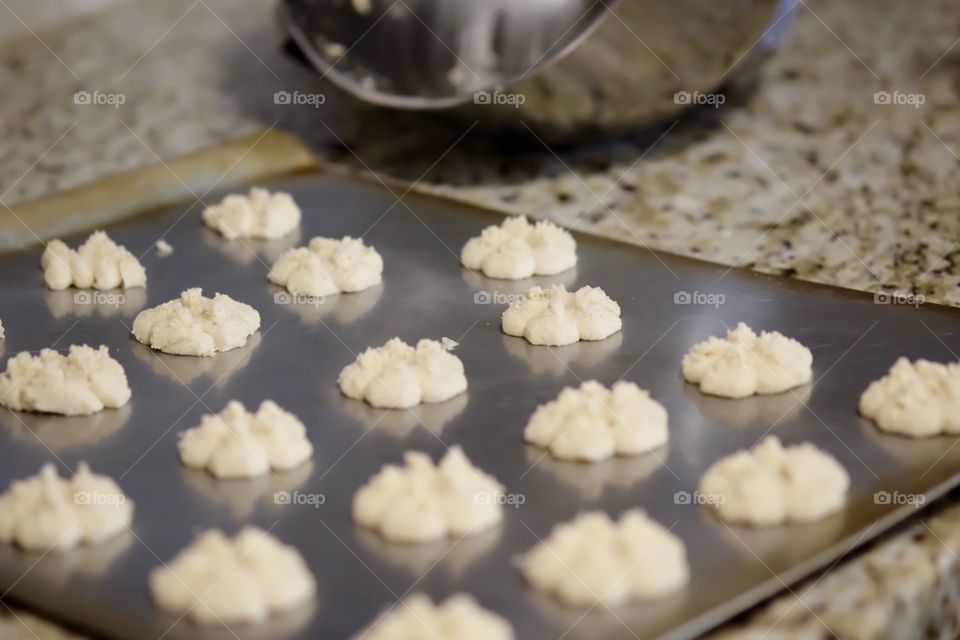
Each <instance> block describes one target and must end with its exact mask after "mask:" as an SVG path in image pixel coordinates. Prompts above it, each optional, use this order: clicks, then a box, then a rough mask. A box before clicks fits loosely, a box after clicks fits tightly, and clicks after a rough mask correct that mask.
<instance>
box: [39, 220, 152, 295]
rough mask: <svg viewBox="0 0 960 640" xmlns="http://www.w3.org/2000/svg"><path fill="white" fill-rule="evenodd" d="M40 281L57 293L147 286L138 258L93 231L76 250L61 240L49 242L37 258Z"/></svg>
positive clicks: (145, 274)
mask: <svg viewBox="0 0 960 640" xmlns="http://www.w3.org/2000/svg"><path fill="white" fill-rule="evenodd" d="M40 266H41V267H43V281H44V282H45V283H46V285H47V287H49V288H50V289H53V290H55V291H58V290H60V289H66V288H67V287H77V288H78V289H90V288H93V289H129V288H132V287H145V286H147V272H146V271H145V270H144V268H143V265H141V264H140V261H139V260H137V257H136V256H135V255H133V254H132V253H130V252H129V251H127V250H126V249H124V248H123V247H121V246H120V245H118V244H117V243H116V242H114V241H113V240H111V239H110V238H109V236H107V234H106V233H104V232H103V231H94V232H93V234H92V235H91V236H90V237H89V238H87V241H86V242H84V243H83V244H82V245H80V246H79V247H78V248H77V250H76V251H74V250H73V249H71V248H70V247H68V246H67V245H66V244H65V243H64V242H63V241H61V240H51V241H50V243H49V244H48V245H47V248H46V250H44V252H43V255H42V256H41V257H40Z"/></svg>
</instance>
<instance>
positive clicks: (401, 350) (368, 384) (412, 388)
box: [338, 338, 467, 409]
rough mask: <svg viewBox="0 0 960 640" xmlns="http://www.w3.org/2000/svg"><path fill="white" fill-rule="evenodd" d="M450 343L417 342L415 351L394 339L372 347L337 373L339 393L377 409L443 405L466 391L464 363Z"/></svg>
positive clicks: (401, 341) (399, 340)
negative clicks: (451, 350) (453, 352)
mask: <svg viewBox="0 0 960 640" xmlns="http://www.w3.org/2000/svg"><path fill="white" fill-rule="evenodd" d="M451 343H452V344H453V345H456V343H455V342H453V341H450V343H446V342H442V341H441V342H438V341H436V340H427V339H424V340H420V341H419V342H418V343H417V346H416V347H412V346H410V345H408V344H407V343H406V342H404V341H403V340H401V339H400V338H393V339H391V340H389V341H388V342H387V343H386V344H384V345H383V346H381V347H371V348H369V349H367V350H366V351H364V352H363V353H361V354H360V355H359V356H358V357H357V359H356V361H354V362H353V363H352V364H349V365H347V366H346V367H345V368H344V369H343V371H341V372H340V377H339V379H338V383H339V385H340V391H341V392H343V395H345V396H347V397H348V398H354V399H356V400H365V401H366V402H368V403H370V404H371V405H373V406H374V407H377V408H380V409H404V408H409V407H414V406H416V405H418V404H420V403H421V402H428V403H433V402H443V401H444V400H449V399H450V398H452V397H453V396H455V395H457V394H460V393H463V392H464V391H466V390H467V377H466V375H464V371H463V362H461V361H460V358H458V357H457V356H455V355H453V354H452V353H450V349H451V348H452V347H451Z"/></svg>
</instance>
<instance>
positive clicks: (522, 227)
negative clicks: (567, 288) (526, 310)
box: [460, 216, 577, 280]
mask: <svg viewBox="0 0 960 640" xmlns="http://www.w3.org/2000/svg"><path fill="white" fill-rule="evenodd" d="M460 260H461V262H463V266H465V267H466V268H467V269H473V270H474V271H482V272H483V275H485V276H487V277H489V278H503V279H505V280H520V279H521V278H529V277H530V276H549V275H553V274H556V273H560V272H561V271H566V270H567V269H570V268H572V267H574V266H575V265H576V264H577V243H576V241H575V240H574V239H573V236H572V235H570V232H569V231H567V230H565V229H562V228H560V227H558V226H557V225H555V224H553V223H552V222H548V221H546V220H541V221H539V222H536V223H534V224H530V223H529V222H528V221H527V219H526V218H524V217H523V216H520V217H512V218H507V219H506V220H504V221H503V224H501V225H500V226H496V225H492V226H489V227H487V228H486V229H484V230H483V232H482V233H481V234H480V235H479V236H477V237H475V238H471V239H470V240H469V241H467V244H465V245H464V246H463V250H462V251H461V252H460Z"/></svg>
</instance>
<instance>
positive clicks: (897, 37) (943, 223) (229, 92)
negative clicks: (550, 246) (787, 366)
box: [0, 0, 960, 640]
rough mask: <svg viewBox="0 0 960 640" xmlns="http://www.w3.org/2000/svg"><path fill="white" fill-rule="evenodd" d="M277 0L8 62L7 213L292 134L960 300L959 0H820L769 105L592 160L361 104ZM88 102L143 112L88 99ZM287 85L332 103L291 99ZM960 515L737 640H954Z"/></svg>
mask: <svg viewBox="0 0 960 640" xmlns="http://www.w3.org/2000/svg"><path fill="white" fill-rule="evenodd" d="M266 4H269V3H266ZM266 4H265V5H264V6H262V7H258V6H256V3H253V4H251V3H243V4H242V5H241V3H231V2H229V1H228V0H206V2H199V3H194V2H188V1H187V0H175V1H172V2H165V3H136V4H131V5H127V6H126V7H124V8H121V9H119V10H113V11H111V12H109V13H107V14H105V15H102V16H99V17H98V18H96V19H90V20H84V21H83V22H80V23H76V24H75V25H73V27H72V28H71V29H69V30H63V31H60V32H47V33H43V34H41V36H42V38H43V43H41V42H40V41H38V40H36V39H33V38H27V39H25V40H22V41H19V42H16V43H11V44H8V45H6V46H4V47H2V48H0V83H2V86H4V87H5V88H6V90H5V92H4V100H3V101H2V102H0V127H2V134H0V199H2V200H3V201H4V202H6V203H7V204H12V203H14V202H16V201H18V200H21V199H26V198H31V197H36V196H39V195H42V194H45V193H48V192H50V191H52V190H57V189H62V188H66V187H69V186H72V185H76V184H79V183H81V182H85V181H88V180H91V179H94V178H96V177H98V176H100V175H104V174H106V173H110V172H114V171H117V170H121V169H125V168H129V167H133V166H139V165H143V164H146V163H153V162H156V161H157V160H158V158H165V157H170V156H172V155H175V154H179V153H183V152H186V151H189V150H191V149H194V148H198V147H201V146H205V145H209V144H212V143H215V142H217V141H219V140H223V139H225V138H228V137H234V136H238V135H241V134H243V133H248V132H250V131H254V130H256V129H259V128H262V127H264V126H273V125H276V126H281V127H284V128H287V129H289V130H292V131H294V132H296V133H297V134H299V135H300V136H302V137H303V138H304V139H305V140H307V141H308V142H309V143H310V144H311V146H313V147H314V148H315V149H316V150H317V151H318V152H319V153H320V155H322V156H324V157H328V158H331V159H334V160H338V161H342V162H346V163H349V164H353V165H356V166H358V167H361V166H362V167H367V168H370V169H372V170H374V171H377V172H380V173H384V174H388V175H393V176H397V177H400V178H405V179H408V180H416V179H420V178H421V176H424V177H423V180H422V184H421V186H422V187H423V188H428V189H434V190H436V191H439V192H442V193H445V194H448V195H453V196H454V197H459V198H465V199H468V200H471V201H475V202H479V203H483V204H487V205H491V206H499V207H506V208H508V209H510V210H514V211H521V212H525V213H530V214H534V215H539V216H547V217H550V218H553V219H555V220H557V221H559V222H561V223H564V224H568V225H572V226H575V227H576V228H578V229H581V230H584V231H589V232H595V233H600V234H605V235H610V236H614V237H617V238H619V239H621V240H626V241H633V242H637V243H642V244H646V245H648V246H650V247H655V248H660V249H665V250H669V251H673V252H676V253H682V254H689V255H695V256H699V257H703V258H706V259H709V260H714V261H718V262H722V263H725V264H731V265H733V264H737V265H746V266H751V267H753V268H755V269H759V270H763V271H768V272H774V273H783V274H787V275H791V276H795V277H799V278H805V279H809V280H815V281H818V282H823V283H828V284H834V285H839V286H844V287H851V288H857V289H866V290H872V289H876V288H885V289H892V290H898V291H904V292H908V291H909V292H913V293H917V294H922V295H924V296H925V297H926V299H927V300H930V301H935V302H943V303H948V304H960V290H958V288H957V283H958V281H960V265H958V264H956V258H957V256H960V235H958V233H960V215H958V214H960V159H958V154H960V73H958V72H960V44H958V41H957V38H958V37H960V5H958V4H957V3H956V2H951V1H950V0H920V1H919V2H910V3H908V2H902V1H898V0H849V1H848V2H844V3H836V2H829V1H828V0H810V2H809V3H808V4H804V5H803V6H801V7H800V8H799V13H798V16H797V21H796V24H795V28H794V29H793V31H792V32H791V34H790V35H789V37H788V40H787V42H786V44H785V46H784V47H783V49H782V50H781V51H780V52H779V53H778V54H776V55H775V56H774V57H773V58H772V59H771V60H770V61H769V62H768V64H767V65H766V66H765V67H764V68H763V70H762V73H761V82H760V83H759V88H758V90H757V91H755V92H739V93H737V94H732V95H731V96H730V99H729V100H728V101H727V104H726V105H724V107H723V108H721V109H719V110H707V111H704V112H701V113H697V114H692V115H691V114H688V115H687V116H685V117H683V118H682V119H679V120H678V121H676V122H667V123H665V124H664V126H663V128H662V129H660V130H658V131H653V132H647V133H645V134H643V135H642V136H637V137H636V138H633V139H622V140H619V141H617V142H615V143H610V144H604V145H594V146H591V147H587V148H580V149H578V150H575V151H574V150H558V149H548V148H545V146H543V145H542V144H541V143H540V142H539V141H538V140H536V139H535V138H533V136H527V138H528V139H523V138H524V137H523V136H513V137H512V138H511V140H510V142H509V144H507V143H506V142H504V141H500V142H496V143H495V142H493V141H492V138H491V136H489V135H485V134H481V133H480V128H479V127H478V128H476V129H471V128H470V127H471V125H472V121H468V120H458V119H456V118H453V119H446V118H445V119H443V120H441V119H439V118H436V117H433V116H413V115H397V114H390V113H385V112H382V111H379V110H377V109H374V108H370V107H365V106H360V105H357V104H355V103H353V102H352V101H350V100H348V99H346V98H345V97H344V96H342V95H341V94H339V93H338V92H337V91H336V90H334V89H333V88H331V87H330V86H329V85H325V84H323V83H321V82H318V81H317V80H316V79H315V78H314V76H313V74H312V73H310V72H309V71H308V70H306V69H305V68H304V67H302V66H301V65H300V64H299V63H298V62H296V61H294V60H292V59H291V58H290V57H289V56H288V55H286V54H285V53H284V52H283V51H282V50H281V48H280V46H279V45H278V41H277V30H276V27H275V26H274V24H273V21H272V19H270V8H269V7H268V6H266ZM0 11H2V9H0ZM47 47H49V49H48V48H47ZM58 58H59V60H58ZM78 90H81V91H88V92H95V91H99V92H104V93H120V94H122V95H123V97H124V103H123V104H122V105H120V106H119V107H116V108H114V107H113V106H108V105H92V104H76V103H75V102H74V92H75V91H78ZM278 90H287V91H293V90H299V91H303V92H322V93H324V94H325V96H326V98H327V100H326V103H325V104H324V105H323V106H322V107H321V108H320V109H313V108H311V107H308V106H291V105H276V104H274V101H273V94H274V92H275V91H278ZM878 91H880V92H887V93H886V94H880V96H881V99H880V100H877V99H875V96H876V92H878ZM886 95H889V96H891V99H890V101H889V102H904V103H911V102H912V103H917V102H921V101H922V104H919V105H916V104H884V103H883V102H884V100H883V99H882V98H883V96H886ZM917 96H922V98H917ZM878 102H879V104H878ZM465 132H466V133H465ZM464 134H465V135H464ZM461 136H462V137H461ZM955 501H956V496H954V497H953V498H951V499H947V500H945V501H943V503H942V504H938V505H936V506H934V507H933V508H931V509H930V510H929V511H928V512H927V514H926V515H925V517H924V518H923V519H918V520H916V521H915V522H913V523H911V524H910V525H909V526H907V527H904V528H901V530H900V531H898V532H896V533H895V534H893V535H889V536H886V537H885V538H883V539H882V540H881V541H880V542H878V543H875V544H873V545H871V546H870V547H869V548H868V549H866V550H864V551H861V552H858V553H857V554H853V557H850V558H847V559H846V560H845V561H844V562H842V563H840V564H839V565H837V566H836V567H834V568H833V569H832V570H831V571H829V572H827V573H826V574H825V575H823V576H821V577H817V578H814V579H812V580H810V581H808V582H807V583H806V584H804V585H801V586H799V587H797V588H796V589H795V590H794V591H793V593H792V594H790V593H788V594H785V595H783V596H781V597H780V598H778V599H776V600H774V601H773V602H771V603H769V604H768V605H765V606H764V607H761V608H760V609H759V610H757V611H754V612H752V613H751V614H749V615H748V616H745V617H744V618H743V619H742V620H739V621H737V622H735V623H734V624H732V625H730V626H728V627H727V628H725V629H723V630H721V631H719V632H718V634H716V635H718V636H720V637H723V638H725V639H729V638H755V639H757V640H759V639H760V638H827V637H834V636H839V637H843V638H857V639H860V638H863V639H868V638H870V639H872V638H904V639H913V638H953V637H956V636H957V635H958V634H960V622H958V620H957V615H958V614H957V611H958V610H960V559H958V555H957V554H958V553H960V506H958V505H956V503H955ZM19 615H20V616H21V617H23V616H24V614H23V613H22V612H20V613H19ZM31 624H32V623H31ZM38 624H41V625H42V623H38ZM0 625H2V626H0V636H2V637H4V638H6V637H14V638H20V637H24V638H33V637H40V638H44V640H46V638H53V637H56V634H55V633H54V632H51V631H50V630H49V629H48V628H47V627H46V625H42V628H41V627H35V628H32V629H31V630H30V631H28V630H27V629H26V627H25V626H24V625H23V624H20V623H18V622H17V621H16V619H15V618H13V617H11V615H8V614H7V612H6V611H4V610H3V609H0Z"/></svg>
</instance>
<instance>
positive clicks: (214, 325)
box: [133, 288, 260, 356]
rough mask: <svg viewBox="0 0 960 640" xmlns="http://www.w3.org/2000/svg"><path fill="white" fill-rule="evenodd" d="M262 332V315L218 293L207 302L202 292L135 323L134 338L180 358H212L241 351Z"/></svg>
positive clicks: (166, 304) (151, 311)
mask: <svg viewBox="0 0 960 640" xmlns="http://www.w3.org/2000/svg"><path fill="white" fill-rule="evenodd" d="M259 328H260V314H259V313H257V310H256V309H254V308H253V307H251V306H250V305H248V304H243V303H242V302H237V301H236V300H234V299H233V298H231V297H230V296H227V295H224V294H222V293H218V294H217V295H215V296H214V297H213V299H210V298H204V297H203V291H202V290H201V289H199V288H195V289H187V290H186V291H184V292H183V293H181V294H180V297H179V298H178V299H176V300H171V301H170V302H164V303H163V304H161V305H160V306H158V307H154V308H153V309H145V310H144V311H141V312H140V313H139V314H138V315H137V317H136V318H134V320H133V335H134V337H135V338H136V339H137V340H139V341H140V342H142V343H143V344H145V345H147V346H149V347H151V348H153V349H156V350H157V351H163V352H164V353H172V354H174V355H179V356H212V355H213V354H215V353H217V352H218V351H229V350H230V349H236V348H237V347H242V346H243V345H245V344H246V343H247V338H248V337H250V336H251V335H252V334H253V333H254V332H255V331H256V330H257V329H259Z"/></svg>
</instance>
